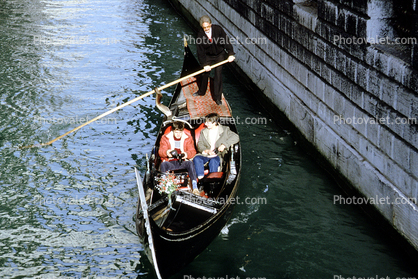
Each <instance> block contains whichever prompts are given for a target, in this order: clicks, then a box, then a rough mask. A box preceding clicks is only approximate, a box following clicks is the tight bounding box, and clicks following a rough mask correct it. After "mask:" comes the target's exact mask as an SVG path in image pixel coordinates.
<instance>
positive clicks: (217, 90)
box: [193, 15, 235, 105]
mask: <svg viewBox="0 0 418 279" xmlns="http://www.w3.org/2000/svg"><path fill="white" fill-rule="evenodd" d="M199 23H200V26H201V27H202V29H201V30H200V31H199V32H198V33H197V38H196V46H197V58H198V59H199V62H200V65H201V66H203V68H204V69H205V71H206V72H205V73H203V74H202V79H201V83H200V85H199V91H197V92H196V93H194V94H193V96H203V95H205V94H206V89H207V85H208V78H209V75H210V71H211V67H210V65H213V64H216V63H218V62H221V61H223V60H224V59H225V51H226V52H227V53H228V60H229V62H232V61H234V59H235V56H234V54H235V53H234V50H233V48H232V45H231V43H230V41H229V38H228V36H227V35H226V33H225V31H224V30H223V29H222V27H220V26H219V25H215V24H212V21H211V19H210V18H209V17H208V16H206V15H205V16H202V17H201V18H200V20H199ZM211 87H212V86H211ZM211 89H212V90H211V93H212V99H213V100H214V101H215V102H216V104H218V105H221V104H222V90H223V89H222V66H219V67H217V68H215V76H214V84H213V87H212V88H211Z"/></svg>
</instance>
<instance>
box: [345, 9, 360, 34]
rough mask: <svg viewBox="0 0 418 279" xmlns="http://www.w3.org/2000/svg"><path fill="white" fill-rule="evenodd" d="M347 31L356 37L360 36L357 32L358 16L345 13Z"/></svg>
mask: <svg viewBox="0 0 418 279" xmlns="http://www.w3.org/2000/svg"><path fill="white" fill-rule="evenodd" d="M345 14H346V15H345V17H346V22H345V31H346V32H347V33H349V34H353V35H354V36H358V31H357V15H355V14H353V13H352V12H350V11H345Z"/></svg>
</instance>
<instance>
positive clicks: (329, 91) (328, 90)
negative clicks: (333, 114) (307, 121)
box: [322, 85, 337, 110]
mask: <svg viewBox="0 0 418 279" xmlns="http://www.w3.org/2000/svg"><path fill="white" fill-rule="evenodd" d="M335 95H337V93H336V91H335V89H334V88H332V87H331V86H328V85H325V90H324V98H323V99H322V101H323V102H324V103H325V104H326V105H327V106H328V107H330V108H331V109H332V110H334V96H335Z"/></svg>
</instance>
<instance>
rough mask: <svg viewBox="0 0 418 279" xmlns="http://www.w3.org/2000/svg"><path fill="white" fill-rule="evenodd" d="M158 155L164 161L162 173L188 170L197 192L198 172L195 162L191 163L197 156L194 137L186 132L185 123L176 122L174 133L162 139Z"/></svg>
mask: <svg viewBox="0 0 418 279" xmlns="http://www.w3.org/2000/svg"><path fill="white" fill-rule="evenodd" d="M158 155H159V156H160V157H161V160H162V163H161V165H160V171H161V172H167V171H171V170H179V169H186V170H187V171H188V172H189V176H190V179H191V181H192V186H193V189H196V190H197V181H196V171H195V168H194V165H193V162H192V161H190V159H192V158H193V156H195V155H196V149H195V148H194V141H193V138H192V136H191V135H186V133H185V132H184V123H183V122H180V121H176V122H174V123H173V124H172V131H170V132H169V133H168V134H166V135H163V136H162V137H161V140H160V148H159V150H158Z"/></svg>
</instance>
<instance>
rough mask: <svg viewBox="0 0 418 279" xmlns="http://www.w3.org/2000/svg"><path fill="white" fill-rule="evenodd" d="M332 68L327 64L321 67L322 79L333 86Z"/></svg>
mask: <svg viewBox="0 0 418 279" xmlns="http://www.w3.org/2000/svg"><path fill="white" fill-rule="evenodd" d="M331 72H332V70H331V68H330V66H328V65H327V64H323V65H322V66H321V77H322V78H323V79H324V80H325V82H327V83H328V84H331Z"/></svg>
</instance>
